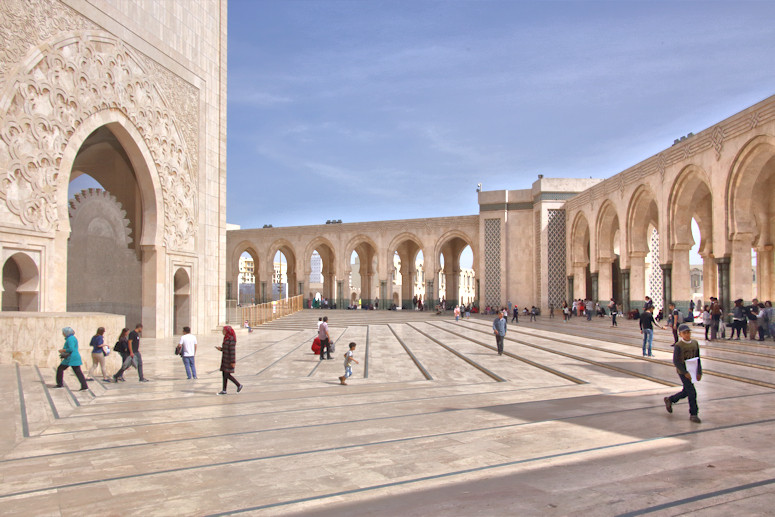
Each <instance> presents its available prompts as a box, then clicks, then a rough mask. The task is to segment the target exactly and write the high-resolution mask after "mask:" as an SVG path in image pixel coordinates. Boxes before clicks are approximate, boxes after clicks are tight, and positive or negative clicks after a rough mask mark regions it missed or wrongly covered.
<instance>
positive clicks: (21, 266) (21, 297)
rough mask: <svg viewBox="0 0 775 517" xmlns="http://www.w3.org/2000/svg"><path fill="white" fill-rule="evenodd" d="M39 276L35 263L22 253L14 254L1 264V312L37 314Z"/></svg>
mask: <svg viewBox="0 0 775 517" xmlns="http://www.w3.org/2000/svg"><path fill="white" fill-rule="evenodd" d="M39 285H40V275H39V273H38V267H37V265H36V264H35V262H34V261H33V260H32V259H31V258H30V257H29V256H28V255H26V254H24V253H15V254H13V255H11V256H10V257H8V259H7V260H6V261H5V264H3V300H2V310H3V311H30V312H37V311H38V310H39V308H40V306H39V303H40V302H39V293H38V289H39Z"/></svg>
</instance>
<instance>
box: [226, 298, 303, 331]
mask: <svg viewBox="0 0 775 517" xmlns="http://www.w3.org/2000/svg"><path fill="white" fill-rule="evenodd" d="M303 298H304V297H303V295H298V296H292V297H290V298H283V299H280V300H276V301H273V302H267V303H259V304H256V305H247V306H243V307H237V316H238V318H237V321H238V322H239V325H244V324H245V322H247V324H248V325H250V326H251V327H256V326H258V325H261V324H263V323H267V322H269V321H274V320H276V319H278V318H282V317H283V316H287V315H289V314H293V313H294V312H299V311H301V310H302V309H304V300H303Z"/></svg>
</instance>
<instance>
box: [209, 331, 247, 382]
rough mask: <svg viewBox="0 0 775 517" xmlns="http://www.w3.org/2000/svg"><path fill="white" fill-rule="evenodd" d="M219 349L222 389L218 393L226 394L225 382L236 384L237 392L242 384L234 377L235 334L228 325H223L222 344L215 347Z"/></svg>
mask: <svg viewBox="0 0 775 517" xmlns="http://www.w3.org/2000/svg"><path fill="white" fill-rule="evenodd" d="M215 348H217V349H218V350H220V351H221V354H222V355H221V373H222V374H223V390H221V391H219V392H218V395H226V382H227V381H231V382H233V383H234V384H236V385H237V393H239V392H240V391H242V384H240V383H239V381H237V379H235V378H234V376H233V375H232V373H234V366H235V365H236V364H237V336H236V334H234V329H233V328H231V327H229V326H228V325H227V326H225V327H223V344H222V345H221V346H217V347H215Z"/></svg>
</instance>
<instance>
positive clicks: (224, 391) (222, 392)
mask: <svg viewBox="0 0 775 517" xmlns="http://www.w3.org/2000/svg"><path fill="white" fill-rule="evenodd" d="M218 395H226V390H223V391H219V392H218Z"/></svg>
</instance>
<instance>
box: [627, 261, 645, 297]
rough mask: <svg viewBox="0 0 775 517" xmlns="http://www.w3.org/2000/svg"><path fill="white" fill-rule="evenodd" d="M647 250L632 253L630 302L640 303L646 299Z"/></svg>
mask: <svg viewBox="0 0 775 517" xmlns="http://www.w3.org/2000/svg"><path fill="white" fill-rule="evenodd" d="M646 255H647V253H646V252H645V251H634V252H632V253H630V303H631V304H640V303H642V302H643V301H644V300H645V299H646Z"/></svg>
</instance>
